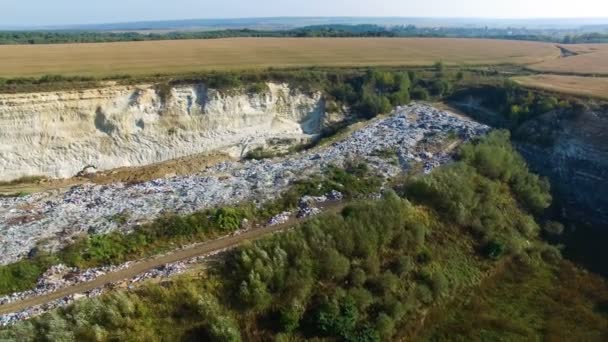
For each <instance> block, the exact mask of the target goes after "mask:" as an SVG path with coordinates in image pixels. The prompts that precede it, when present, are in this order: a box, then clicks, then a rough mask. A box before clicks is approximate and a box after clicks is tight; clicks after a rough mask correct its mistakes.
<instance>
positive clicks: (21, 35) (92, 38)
mask: <svg viewBox="0 0 608 342" xmlns="http://www.w3.org/2000/svg"><path fill="white" fill-rule="evenodd" d="M564 35H565V36H564ZM231 37H271V38H276V37H450V38H455V37H465V38H493V39H510V40H532V41H549V42H557V43H559V42H563V43H602V42H605V41H606V40H607V39H606V34H605V33H599V32H598V33H590V34H581V35H571V33H570V31H567V30H563V31H560V30H549V31H545V30H533V29H526V28H475V27H417V26H414V25H404V26H393V27H384V26H378V25H367V24H362V25H315V26H307V27H301V28H295V29H291V30H253V29H226V30H211V31H175V32H168V33H156V32H151V33H146V32H141V33H140V32H106V31H69V30H63V31H4V32H0V44H59V43H101V42H123V41H150V40H180V39H217V38H231ZM562 37H563V38H562Z"/></svg>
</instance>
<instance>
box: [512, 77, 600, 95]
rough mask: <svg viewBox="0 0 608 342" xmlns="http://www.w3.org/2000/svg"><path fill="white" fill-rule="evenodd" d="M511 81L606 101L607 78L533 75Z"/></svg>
mask: <svg viewBox="0 0 608 342" xmlns="http://www.w3.org/2000/svg"><path fill="white" fill-rule="evenodd" d="M513 80H514V81H515V82H517V83H519V84H521V85H523V86H525V87H530V88H536V89H541V90H548V91H553V92H558V93H565V94H571V95H576V96H588V97H593V98H598V99H605V100H608V77H583V76H563V75H533V76H522V77H515V78H513Z"/></svg>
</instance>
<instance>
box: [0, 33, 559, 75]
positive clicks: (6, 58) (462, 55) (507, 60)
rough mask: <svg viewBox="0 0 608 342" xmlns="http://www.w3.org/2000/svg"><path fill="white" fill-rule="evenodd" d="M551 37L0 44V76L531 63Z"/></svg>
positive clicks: (546, 54)
mask: <svg viewBox="0 0 608 342" xmlns="http://www.w3.org/2000/svg"><path fill="white" fill-rule="evenodd" d="M558 57H559V49H558V48H557V47H555V46H554V45H553V44H548V43H538V42H523V41H506V40H483V39H442V38H231V39H214V40H174V41H147V42H120V43H96V44H58V45H5V46H0V76H1V77H17V76H40V75H45V74H61V75H88V76H113V75H118V74H131V75H142V74H156V73H184V72H195V71H206V70H226V69H256V68H268V67H277V68H279V67H300V66H380V65H385V66H389V65H391V66H401V65H403V66H426V65H431V64H433V63H434V62H436V61H439V60H441V61H443V62H444V63H446V64H448V65H489V64H531V63H538V62H542V61H545V60H548V59H549V60H550V59H556V58H558Z"/></svg>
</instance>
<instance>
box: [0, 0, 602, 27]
mask: <svg viewBox="0 0 608 342" xmlns="http://www.w3.org/2000/svg"><path fill="white" fill-rule="evenodd" d="M275 16H298V17H302V16H366V17H367V16H394V17H395V16H396V17H477V18H479V17H490V18H565V17H568V18H572V17H608V0H168V1H153V0H97V1H95V0H0V25H2V26H46V25H70V24H93V23H115V22H130V21H147V20H170V19H199V18H243V17H275Z"/></svg>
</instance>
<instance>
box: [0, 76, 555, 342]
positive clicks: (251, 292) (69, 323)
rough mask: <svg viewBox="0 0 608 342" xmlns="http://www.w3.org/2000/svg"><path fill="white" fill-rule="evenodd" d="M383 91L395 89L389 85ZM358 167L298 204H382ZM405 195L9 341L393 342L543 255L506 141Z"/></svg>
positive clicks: (526, 191) (528, 191) (532, 200)
mask: <svg viewBox="0 0 608 342" xmlns="http://www.w3.org/2000/svg"><path fill="white" fill-rule="evenodd" d="M374 84H375V86H376V87H378V88H379V89H395V87H398V86H399V85H396V82H394V81H391V80H390V78H389V79H385V80H383V79H382V78H380V79H375V81H374ZM348 168H349V170H348V171H347V170H341V169H338V168H333V170H331V171H329V172H328V174H327V176H326V177H325V178H324V180H319V179H317V181H313V182H310V183H308V182H304V183H301V184H299V185H296V190H294V191H297V192H298V194H301V193H307V192H308V193H311V194H318V193H320V192H321V191H325V190H326V189H329V188H331V187H340V186H342V190H345V189H344V188H345V187H346V188H351V189H352V191H353V193H351V194H350V196H353V195H355V194H356V193H361V194H363V193H369V192H370V191H377V189H378V188H376V190H373V188H370V186H372V187H376V185H373V184H375V182H373V181H371V179H370V178H369V177H370V175H369V172H370V171H369V169H368V168H367V167H366V166H365V165H364V164H360V163H352V164H350V166H348ZM370 182H371V183H370ZM395 189H396V191H392V190H390V189H389V190H387V191H386V192H385V193H384V196H383V199H381V200H379V201H371V202H369V201H363V202H358V203H355V204H350V205H348V206H347V207H346V208H345V209H343V210H342V212H341V213H336V214H331V213H329V214H324V215H322V216H320V217H317V218H316V219H314V220H311V221H308V222H306V223H304V224H303V225H302V226H301V227H299V228H298V229H295V230H293V231H290V232H287V233H284V234H280V235H275V236H272V237H269V238H266V239H263V240H260V241H258V242H255V243H252V244H247V245H245V246H243V247H240V248H238V249H237V250H235V251H234V252H232V253H230V254H229V255H228V256H227V259H226V260H225V261H224V262H222V263H220V265H218V266H217V267H216V268H212V269H211V273H210V274H208V275H206V276H205V277H203V278H202V279H198V280H193V279H186V278H184V279H177V280H174V281H173V282H172V283H171V285H170V286H158V285H147V286H145V287H144V288H142V289H141V290H138V291H136V292H133V293H128V294H125V293H116V294H112V295H109V296H105V297H101V298H99V299H93V300H85V301H81V302H79V303H77V304H76V305H74V306H72V307H70V308H67V309H65V310H59V311H56V312H54V313H52V314H48V315H45V316H42V317H40V318H36V319H33V320H30V321H27V322H23V323H20V324H17V325H16V326H14V327H12V328H10V329H8V330H5V331H2V332H0V338H13V337H15V336H19V337H20V339H21V340H45V339H54V338H55V339H56V338H62V340H66V341H69V340H130V339H133V338H136V337H137V339H146V340H161V339H165V340H167V339H171V340H173V339H182V340H183V339H192V340H200V339H205V340H214V341H240V340H241V339H243V340H252V339H272V338H274V339H275V340H278V341H288V340H291V339H292V338H293V337H296V338H330V339H337V340H341V341H381V340H383V341H386V340H393V339H395V337H396V334H398V333H399V331H400V328H403V327H404V326H405V325H407V324H408V322H413V321H415V318H416V317H417V315H418V314H419V313H420V310H421V309H424V308H427V307H428V306H429V305H431V304H433V303H436V302H438V301H441V300H442V299H443V298H446V297H449V296H451V295H452V294H454V293H455V292H454V291H455V290H457V289H462V288H463V287H465V286H469V285H470V284H476V283H477V281H478V280H479V279H480V278H481V277H482V274H483V271H482V269H484V267H482V265H487V264H490V263H493V262H495V260H498V259H500V258H502V257H504V256H505V255H528V256H532V255H542V254H543V253H545V254H546V253H547V251H546V247H542V246H544V245H542V244H540V243H539V242H537V241H538V240H536V239H535V238H536V236H537V235H538V231H539V228H538V225H537V223H536V221H535V218H534V216H533V214H534V213H538V212H539V211H541V210H542V209H544V208H546V207H547V206H548V205H549V202H550V195H549V193H548V185H547V184H546V183H545V182H544V181H543V180H541V179H539V178H538V177H537V176H535V175H532V174H531V173H530V172H529V171H528V169H527V167H526V165H525V163H523V161H522V159H521V157H520V156H518V155H517V153H516V152H515V151H514V150H513V148H512V147H511V146H510V144H509V138H508V134H507V133H506V132H499V133H494V134H491V135H490V136H488V137H487V138H483V139H481V140H479V141H477V142H475V143H471V144H467V145H465V146H464V147H463V148H462V149H461V151H460V153H459V161H458V162H456V163H455V164H453V165H450V166H446V167H442V168H439V169H437V170H435V171H434V172H433V173H431V174H430V175H426V176H419V177H413V178H406V179H405V180H404V181H403V182H398V181H397V182H395ZM290 198H291V197H290V195H286V196H285V198H284V199H283V201H285V202H286V203H291V199H290ZM351 198H352V197H351ZM275 205H278V204H275ZM285 205H288V204H285ZM207 216H209V217H208V219H210V220H216V221H218V222H222V223H221V224H222V225H224V226H225V228H226V229H232V228H233V226H234V224H236V222H237V221H238V220H235V219H234V218H235V216H238V215H237V213H235V212H233V211H231V210H226V211H218V212H216V213H215V214H214V215H207ZM471 244H473V245H475V248H474V249H471V248H470V245H471ZM474 251H479V252H480V253H482V256H485V258H484V257H482V258H478V257H476V256H475V255H472V254H471V253H476V252H474ZM535 253H536V254H535ZM475 260H477V261H475Z"/></svg>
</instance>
